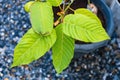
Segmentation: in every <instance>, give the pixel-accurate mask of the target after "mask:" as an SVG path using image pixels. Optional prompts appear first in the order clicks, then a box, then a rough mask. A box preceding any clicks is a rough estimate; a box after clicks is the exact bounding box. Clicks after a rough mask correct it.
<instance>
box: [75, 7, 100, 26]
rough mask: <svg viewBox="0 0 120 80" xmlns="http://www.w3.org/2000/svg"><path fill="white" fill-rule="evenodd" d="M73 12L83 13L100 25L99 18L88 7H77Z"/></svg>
mask: <svg viewBox="0 0 120 80" xmlns="http://www.w3.org/2000/svg"><path fill="white" fill-rule="evenodd" d="M74 13H75V14H82V15H85V16H87V17H89V18H91V19H95V20H96V21H97V22H98V24H99V25H102V23H101V21H100V19H99V18H98V17H97V16H96V15H95V14H94V13H92V12H91V11H90V10H88V9H85V8H79V9H76V10H75V11H74Z"/></svg>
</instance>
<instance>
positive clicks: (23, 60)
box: [12, 29, 56, 67]
mask: <svg viewBox="0 0 120 80" xmlns="http://www.w3.org/2000/svg"><path fill="white" fill-rule="evenodd" d="M55 41H56V32H55V30H53V31H52V33H51V34H50V35H49V36H41V35H39V34H37V33H35V32H34V31H33V29H30V30H29V31H28V32H27V33H26V34H25V35H24V36H23V38H22V39H21V40H20V42H19V43H18V45H17V46H16V48H15V50H14V61H13V64H12V67H14V66H19V65H24V64H29V63H31V62H32V61H34V60H37V59H38V58H40V57H41V56H43V55H44V54H45V53H46V52H47V51H48V50H49V49H50V48H51V47H52V46H53V44H54V43H55Z"/></svg>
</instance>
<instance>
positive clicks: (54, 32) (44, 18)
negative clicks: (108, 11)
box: [11, 0, 110, 73]
mask: <svg viewBox="0 0 120 80" xmlns="http://www.w3.org/2000/svg"><path fill="white" fill-rule="evenodd" d="M73 2H74V1H72V0H71V2H70V3H69V4H67V5H66V4H65V3H66V2H65V0H64V1H63V0H35V1H30V2H28V3H26V4H25V10H26V11H27V12H28V13H29V14H30V20H31V24H32V27H31V29H29V30H28V32H27V33H26V34H25V35H24V36H23V37H22V39H21V40H20V42H19V43H18V45H17V46H16V48H15V50H14V60H13V64H12V66H11V67H15V66H20V65H26V64H29V63H31V62H32V61H34V60H37V59H39V58H40V57H42V56H43V55H44V54H45V53H46V52H47V51H49V50H50V49H52V60H53V65H54V68H55V70H56V71H57V73H61V72H62V71H63V70H64V69H65V68H67V66H68V65H69V64H70V62H71V59H72V58H73V56H74V48H75V40H79V41H84V42H93V43H95V42H100V41H104V40H107V39H110V38H109V36H108V34H107V33H106V31H105V30H104V28H103V27H102V24H101V21H100V20H99V18H98V17H97V16H96V15H95V14H94V13H92V12H91V11H90V10H88V9H85V8H78V9H76V10H73V9H71V8H70V5H71V4H72V3H73ZM61 4H63V7H61V6H60V5H61ZM52 6H59V8H60V10H61V12H58V13H56V14H58V15H59V16H60V17H59V18H58V20H57V21H56V22H54V15H53V10H52ZM68 9H70V10H72V11H74V14H67V13H66V12H67V10H68Z"/></svg>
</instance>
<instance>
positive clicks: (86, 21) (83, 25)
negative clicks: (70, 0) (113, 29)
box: [63, 12, 110, 42]
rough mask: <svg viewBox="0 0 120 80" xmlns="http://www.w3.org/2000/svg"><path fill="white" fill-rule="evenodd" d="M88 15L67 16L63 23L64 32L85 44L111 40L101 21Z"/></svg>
mask: <svg viewBox="0 0 120 80" xmlns="http://www.w3.org/2000/svg"><path fill="white" fill-rule="evenodd" d="M86 14H88V13H87V12H86V13H85V14H70V15H67V16H66V17H65V18H64V22H63V25H64V27H63V32H64V33H65V34H66V35H68V36H71V37H72V38H74V39H77V40H80V41H84V42H100V41H103V40H107V39H110V38H109V36H108V34H107V33H106V31H105V30H104V28H103V27H102V25H101V24H100V23H99V21H98V20H96V19H93V18H91V17H88V15H86ZM89 16H91V15H89Z"/></svg>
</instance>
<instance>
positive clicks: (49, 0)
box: [47, 0, 63, 6]
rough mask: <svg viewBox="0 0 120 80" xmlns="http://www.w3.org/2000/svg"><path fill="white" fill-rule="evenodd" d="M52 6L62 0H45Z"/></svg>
mask: <svg viewBox="0 0 120 80" xmlns="http://www.w3.org/2000/svg"><path fill="white" fill-rule="evenodd" d="M47 1H48V2H50V3H51V5H52V6H59V5H60V4H61V3H62V1H63V0H47Z"/></svg>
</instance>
